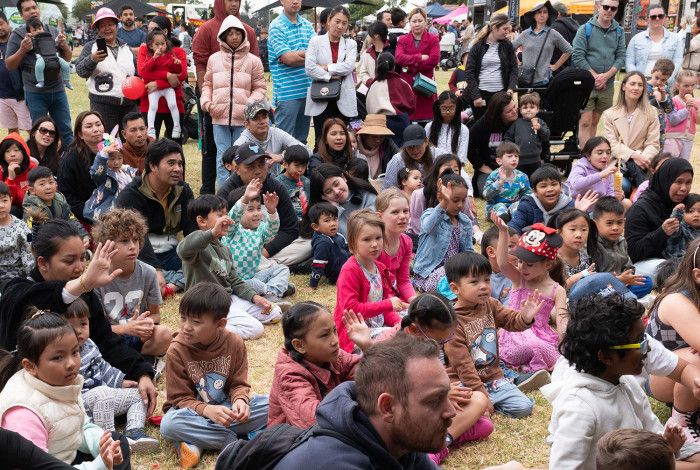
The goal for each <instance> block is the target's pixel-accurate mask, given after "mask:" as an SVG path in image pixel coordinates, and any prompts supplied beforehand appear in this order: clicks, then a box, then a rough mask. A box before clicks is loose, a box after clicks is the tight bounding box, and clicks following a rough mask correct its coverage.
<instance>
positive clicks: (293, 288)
mask: <svg viewBox="0 0 700 470" xmlns="http://www.w3.org/2000/svg"><path fill="white" fill-rule="evenodd" d="M296 293H297V286H295V285H294V283H293V282H291V281H289V284H287V290H285V291H284V294H282V297H289V296H292V295H294V294H296Z"/></svg>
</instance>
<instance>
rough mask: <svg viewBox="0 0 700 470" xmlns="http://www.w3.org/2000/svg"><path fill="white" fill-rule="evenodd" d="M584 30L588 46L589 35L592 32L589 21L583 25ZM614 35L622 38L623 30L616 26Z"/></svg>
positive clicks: (591, 25)
mask: <svg viewBox="0 0 700 470" xmlns="http://www.w3.org/2000/svg"><path fill="white" fill-rule="evenodd" d="M584 27H585V28H586V29H585V31H586V45H588V40H589V39H590V38H591V33H592V32H593V23H591V20H588V21H586V24H585V25H584ZM615 33H617V36H618V37H620V36H624V35H625V30H624V29H622V26H620V25H617V27H616V28H615Z"/></svg>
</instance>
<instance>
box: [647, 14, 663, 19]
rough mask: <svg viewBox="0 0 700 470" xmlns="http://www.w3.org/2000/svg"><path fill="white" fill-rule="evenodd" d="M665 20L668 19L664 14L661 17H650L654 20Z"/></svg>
mask: <svg viewBox="0 0 700 470" xmlns="http://www.w3.org/2000/svg"><path fill="white" fill-rule="evenodd" d="M664 18H666V15H665V14H664V13H662V14H660V15H649V19H652V20H663V19H664Z"/></svg>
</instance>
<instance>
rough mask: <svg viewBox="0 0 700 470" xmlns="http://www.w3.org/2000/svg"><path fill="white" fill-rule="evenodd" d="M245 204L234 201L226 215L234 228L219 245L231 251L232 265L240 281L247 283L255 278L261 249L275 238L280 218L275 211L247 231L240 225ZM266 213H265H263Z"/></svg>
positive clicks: (240, 201)
mask: <svg viewBox="0 0 700 470" xmlns="http://www.w3.org/2000/svg"><path fill="white" fill-rule="evenodd" d="M247 206H248V205H247V204H243V202H242V200H241V199H239V200H238V201H236V204H234V205H233V207H232V208H231V210H230V211H229V213H228V215H229V217H231V218H232V219H233V221H234V226H233V228H232V229H231V231H230V232H229V233H228V235H226V236H224V237H222V238H221V243H223V244H224V246H226V247H228V248H229V249H230V250H231V254H232V255H233V264H234V266H235V268H236V272H237V273H238V275H239V276H240V278H241V279H243V280H244V281H247V280H248V279H251V278H252V277H253V276H255V272H256V271H257V270H258V265H259V264H260V257H261V256H262V250H263V247H264V246H265V244H266V243H267V242H269V241H270V240H272V239H273V238H275V235H277V231H278V230H279V228H280V218H279V216H278V215H277V211H275V212H274V213H273V214H267V218H266V220H263V221H262V222H260V225H258V228H256V229H254V230H249V229H246V228H243V226H242V225H241V218H242V216H243V212H245V210H246V207H247ZM264 212H265V213H267V211H264Z"/></svg>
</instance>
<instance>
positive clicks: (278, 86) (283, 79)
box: [267, 13, 315, 106]
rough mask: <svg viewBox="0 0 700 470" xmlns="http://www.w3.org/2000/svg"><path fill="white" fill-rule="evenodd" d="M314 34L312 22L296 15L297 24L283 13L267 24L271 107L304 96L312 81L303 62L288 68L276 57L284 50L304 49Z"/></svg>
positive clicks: (284, 51)
mask: <svg viewBox="0 0 700 470" xmlns="http://www.w3.org/2000/svg"><path fill="white" fill-rule="evenodd" d="M314 34H315V33H314V28H313V26H311V23H310V22H309V21H308V20H305V19H304V18H302V17H301V16H299V15H297V22H296V23H292V22H291V21H289V18H287V16H286V15H285V14H284V13H282V14H281V15H280V16H278V17H277V18H275V19H274V20H273V21H272V23H270V37H269V39H268V40H267V51H268V57H269V61H270V74H271V75H272V105H273V106H276V105H277V103H279V102H280V101H289V100H296V99H301V98H306V90H307V89H308V88H309V84H310V83H311V82H310V80H309V77H307V76H306V70H305V69H304V65H303V64H302V65H300V66H299V67H290V66H288V65H284V64H283V63H282V62H280V61H279V58H280V57H281V56H282V55H283V54H285V53H287V52H291V51H305V50H306V49H307V48H308V47H309V40H310V39H311V38H312V37H313V36H314Z"/></svg>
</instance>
